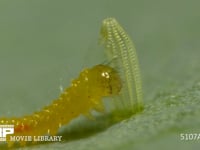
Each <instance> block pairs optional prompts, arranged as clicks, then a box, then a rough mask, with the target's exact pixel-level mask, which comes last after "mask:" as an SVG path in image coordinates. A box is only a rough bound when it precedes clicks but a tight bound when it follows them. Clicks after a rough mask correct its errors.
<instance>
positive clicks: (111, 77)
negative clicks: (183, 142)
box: [87, 65, 122, 97]
mask: <svg viewBox="0 0 200 150" xmlns="http://www.w3.org/2000/svg"><path fill="white" fill-rule="evenodd" d="M87 75H88V77H87V79H88V84H89V86H90V87H91V88H90V92H91V93H94V94H95V95H99V96H100V97H102V96H112V95H117V94H118V93H119V92H120V90H121V87H122V83H121V79H120V76H119V74H118V73H117V71H116V70H115V69H113V68H111V67H109V66H106V65H96V66H94V67H93V68H91V69H88V74H87Z"/></svg>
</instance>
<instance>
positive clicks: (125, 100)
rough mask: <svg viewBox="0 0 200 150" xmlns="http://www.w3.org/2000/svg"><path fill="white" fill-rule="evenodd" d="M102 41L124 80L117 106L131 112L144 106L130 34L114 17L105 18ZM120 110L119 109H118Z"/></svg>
mask: <svg viewBox="0 0 200 150" xmlns="http://www.w3.org/2000/svg"><path fill="white" fill-rule="evenodd" d="M100 35H101V39H100V40H101V43H102V44H103V46H104V47H105V49H106V54H107V59H108V60H111V64H110V65H111V66H112V67H114V68H119V69H118V70H119V74H120V76H121V77H122V80H123V82H124V84H123V89H122V91H121V95H120V97H117V98H116V99H115V104H116V107H117V108H119V109H121V110H122V111H124V110H130V111H131V113H135V112H138V111H141V110H142V108H143V102H142V101H143V100H142V99H143V98H142V84H141V76H140V69H139V65H138V59H137V55H136V50H135V47H134V45H133V42H132V41H131V39H130V37H129V36H128V34H127V33H126V32H125V30H124V29H123V28H122V27H121V26H120V24H119V23H118V22H117V21H116V19H114V18H107V19H105V20H103V23H102V26H101V32H100ZM117 110H118V109H117Z"/></svg>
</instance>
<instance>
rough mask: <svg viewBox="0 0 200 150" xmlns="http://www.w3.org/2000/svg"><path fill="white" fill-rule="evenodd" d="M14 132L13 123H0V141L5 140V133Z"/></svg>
mask: <svg viewBox="0 0 200 150" xmlns="http://www.w3.org/2000/svg"><path fill="white" fill-rule="evenodd" d="M13 133H14V125H0V141H6V135H8V134H13Z"/></svg>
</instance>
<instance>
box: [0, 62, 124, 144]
mask: <svg viewBox="0 0 200 150" xmlns="http://www.w3.org/2000/svg"><path fill="white" fill-rule="evenodd" d="M121 86H122V84H121V79H120V77H119V75H118V73H117V71H116V70H114V69H113V68H111V67H109V66H106V65H96V66H94V67H93V68H91V69H84V70H83V71H82V72H81V73H80V75H79V77H78V78H77V79H75V80H73V81H72V83H71V86H70V87H69V88H67V89H65V91H64V92H63V93H62V94H61V95H60V97H59V98H58V99H57V100H55V101H53V103H52V104H51V105H49V106H46V107H44V108H43V109H42V110H41V111H39V112H35V113H34V114H32V115H28V116H24V117H21V118H1V119H0V124H1V125H9V124H10V125H14V131H15V132H14V134H12V136H19V135H23V136H26V135H27V136H36V135H37V136H38V135H45V134H49V135H55V134H56V133H57V131H58V129H59V127H60V126H62V125H65V124H67V123H68V122H70V121H71V120H72V119H74V118H76V117H77V116H79V115H80V114H88V113H89V112H90V110H91V109H96V110H98V109H101V108H103V104H102V98H103V97H107V96H112V95H117V94H118V93H119V92H120V89H121ZM7 142H8V144H9V146H12V144H13V142H12V141H9V136H8V137H7ZM20 144H21V145H24V144H25V142H23V141H22V142H21V143H20Z"/></svg>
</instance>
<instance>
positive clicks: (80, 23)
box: [0, 0, 200, 150]
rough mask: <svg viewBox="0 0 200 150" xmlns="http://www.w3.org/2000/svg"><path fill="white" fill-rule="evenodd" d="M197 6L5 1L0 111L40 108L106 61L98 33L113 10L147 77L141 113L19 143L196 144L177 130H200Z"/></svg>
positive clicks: (98, 148) (101, 147) (69, 148)
mask: <svg viewBox="0 0 200 150" xmlns="http://www.w3.org/2000/svg"><path fill="white" fill-rule="evenodd" d="M199 5H200V2H199V1H195V0H191V1H187V0H168V1H159V0H152V1H147V0H142V1H141V0H134V1H133V0H124V1H119V0H110V1H107V0H102V1H92V0H85V1H72V0H69V1H64V0H60V1H53V0H48V1H47V0H42V1H39V0H36V1H25V0H18V1H5V0H2V1H0V20H1V23H0V41H1V42H0V43H1V44H0V69H1V71H0V77H1V78H0V93H1V94H0V104H1V105H0V114H1V115H0V116H1V117H9V116H21V115H26V114H30V113H32V112H34V111H37V110H40V109H41V108H42V107H43V106H45V105H47V104H49V103H50V102H51V101H52V100H53V99H55V98H57V96H58V95H59V93H60V89H59V87H60V86H62V87H67V86H68V85H69V83H70V80H71V79H72V78H75V77H76V76H77V75H78V73H79V72H80V70H82V69H83V68H85V67H88V66H93V65H96V64H99V63H103V62H104V61H105V58H104V57H103V55H102V52H103V49H101V48H99V46H97V42H96V40H95V39H97V38H98V34H99V29H100V25H101V21H102V20H103V19H104V18H107V17H110V16H111V17H115V18H116V19H117V20H118V21H119V22H120V24H121V25H122V26H123V27H124V28H125V30H126V31H127V32H128V34H129V35H130V36H131V38H132V39H133V40H134V44H135V46H136V50H137V54H138V56H139V62H140V66H141V74H142V78H143V87H144V104H145V106H144V111H143V112H141V113H139V114H136V115H133V116H132V117H130V118H128V119H126V120H124V121H122V122H119V123H116V124H114V125H112V126H110V127H109V128H107V129H103V130H101V131H100V132H96V133H95V134H92V135H89V136H87V137H82V138H78V139H74V140H70V141H66V142H65V141H63V142H62V143H49V144H42V145H36V146H31V147H25V148H22V149H28V150H29V149H30V150H32V149H35V150H44V149H48V150H49V149H52V150H54V149H66V150H74V149H76V150H90V149H91V150H115V149H119V150H120V149H123V150H132V149H138V150H140V149H141V150H143V149H150V150H151V149H152V150H153V149H163V150H164V149H181V150H187V149H198V148H199V146H200V143H199V142H200V141H199V140H191V141H186V140H181V137H180V134H181V133H200V127H199V126H200V119H199V116H200V76H199V72H200V60H199V56H200V29H199V26H200V20H199V14H200V11H199ZM90 122H92V121H89V123H90ZM89 123H88V124H89ZM98 128H101V127H98ZM88 132H89V131H88ZM65 136H66V135H65Z"/></svg>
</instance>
